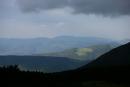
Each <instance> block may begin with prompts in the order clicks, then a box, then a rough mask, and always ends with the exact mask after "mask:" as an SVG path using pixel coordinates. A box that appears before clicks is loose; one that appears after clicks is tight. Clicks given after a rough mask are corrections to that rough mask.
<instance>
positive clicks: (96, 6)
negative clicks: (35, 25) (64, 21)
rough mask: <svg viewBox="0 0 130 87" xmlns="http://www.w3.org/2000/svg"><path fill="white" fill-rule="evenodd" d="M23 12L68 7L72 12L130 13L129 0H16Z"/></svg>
mask: <svg viewBox="0 0 130 87" xmlns="http://www.w3.org/2000/svg"><path fill="white" fill-rule="evenodd" d="M17 1H18V4H19V6H20V8H21V9H22V11H24V12H33V11H34V12H35V11H40V10H49V9H55V8H64V7H70V8H72V9H74V13H84V14H102V15H130V0H17Z"/></svg>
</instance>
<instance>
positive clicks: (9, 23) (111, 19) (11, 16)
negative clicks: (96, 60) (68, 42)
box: [0, 0, 130, 40]
mask: <svg viewBox="0 0 130 87" xmlns="http://www.w3.org/2000/svg"><path fill="white" fill-rule="evenodd" d="M129 9H130V0H0V38H38V37H56V36H68V35H69V36H85V37H88V36H92V37H103V38H110V39H116V40H121V39H130V10H129Z"/></svg>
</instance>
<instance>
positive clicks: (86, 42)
mask: <svg viewBox="0 0 130 87" xmlns="http://www.w3.org/2000/svg"><path fill="white" fill-rule="evenodd" d="M113 42H114V41H112V40H109V39H104V38H96V37H72V36H60V37H55V38H35V39H9V38H0V55H34V54H42V53H52V52H60V51H64V50H66V49H72V48H83V47H88V46H92V45H97V44H106V43H107V44H108V43H113Z"/></svg>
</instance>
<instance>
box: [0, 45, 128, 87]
mask: <svg viewBox="0 0 130 87" xmlns="http://www.w3.org/2000/svg"><path fill="white" fill-rule="evenodd" d="M129 52H130V43H128V44H126V45H123V46H120V47H118V48H116V49H113V50H112V51H110V52H108V53H106V54H105V55H103V56H101V57H100V58H98V59H97V60H95V61H93V62H92V63H90V64H88V65H86V66H83V67H81V68H79V69H76V70H71V71H65V72H59V73H41V72H24V71H20V70H19V69H18V68H17V66H10V67H3V68H0V82H1V84H2V83H4V82H5V83H6V84H4V85H10V86H12V85H13V86H14V85H17V86H19V87H20V86H21V87H23V86H38V87H39V86H40V87H48V86H49V87H53V86H55V87H130V84H129V82H130V54H129Z"/></svg>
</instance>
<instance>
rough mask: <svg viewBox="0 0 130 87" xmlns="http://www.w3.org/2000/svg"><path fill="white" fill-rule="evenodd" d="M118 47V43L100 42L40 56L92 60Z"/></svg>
mask: <svg viewBox="0 0 130 87" xmlns="http://www.w3.org/2000/svg"><path fill="white" fill-rule="evenodd" d="M115 47H117V44H114V43H111V44H100V45H94V46H89V47H86V48H85V47H84V48H73V49H67V50H64V51H62V52H55V53H47V54H39V55H40V56H43V55H44V56H55V57H67V58H70V59H76V60H82V61H85V60H87V61H92V60H95V59H96V58H98V57H99V56H101V55H103V54H104V53H106V52H108V51H110V50H111V49H113V48H115Z"/></svg>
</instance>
